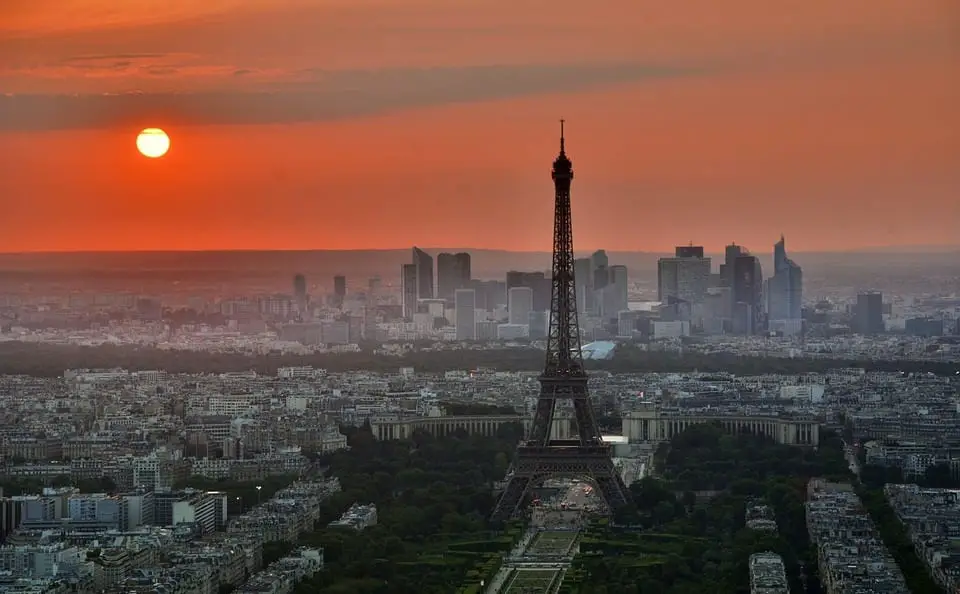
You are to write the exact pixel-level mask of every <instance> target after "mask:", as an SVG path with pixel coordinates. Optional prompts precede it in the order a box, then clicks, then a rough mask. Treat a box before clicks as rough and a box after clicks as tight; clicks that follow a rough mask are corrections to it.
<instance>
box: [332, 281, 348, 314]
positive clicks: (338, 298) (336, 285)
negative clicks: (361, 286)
mask: <svg viewBox="0 0 960 594" xmlns="http://www.w3.org/2000/svg"><path fill="white" fill-rule="evenodd" d="M346 297H347V277H345V276H343V275H342V274H338V275H337V276H335V277H333V303H334V305H335V306H336V307H341V306H343V300H344V299H346Z"/></svg>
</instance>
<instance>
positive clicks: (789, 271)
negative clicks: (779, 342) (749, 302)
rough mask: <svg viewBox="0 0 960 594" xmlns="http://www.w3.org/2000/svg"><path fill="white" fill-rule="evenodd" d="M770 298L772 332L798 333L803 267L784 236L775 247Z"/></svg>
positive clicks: (801, 304)
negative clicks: (788, 249) (788, 252)
mask: <svg viewBox="0 0 960 594" xmlns="http://www.w3.org/2000/svg"><path fill="white" fill-rule="evenodd" d="M766 298H767V319H768V320H769V322H768V323H769V326H770V330H771V331H773V330H782V331H783V333H784V334H795V333H797V332H799V331H800V330H801V329H802V319H803V270H802V269H801V268H800V266H799V265H797V264H796V263H795V262H794V261H793V260H791V259H790V258H788V257H787V250H786V240H785V239H784V237H783V236H782V235H781V236H780V241H778V242H777V243H776V244H775V245H774V246H773V276H771V277H770V280H768V281H767V291H766Z"/></svg>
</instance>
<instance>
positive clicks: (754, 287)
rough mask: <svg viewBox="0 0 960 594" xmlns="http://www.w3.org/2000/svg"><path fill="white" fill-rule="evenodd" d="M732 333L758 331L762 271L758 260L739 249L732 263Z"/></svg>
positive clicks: (752, 332)
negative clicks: (738, 253)
mask: <svg viewBox="0 0 960 594" xmlns="http://www.w3.org/2000/svg"><path fill="white" fill-rule="evenodd" d="M732 272H733V274H732V280H733V286H732V289H733V291H732V295H733V312H732V313H733V315H732V318H733V332H734V333H735V334H755V333H756V332H757V331H758V330H759V329H760V314H761V308H760V304H761V301H760V300H761V296H762V295H763V271H762V270H761V268H760V260H759V259H757V257H756V256H752V255H750V253H749V252H747V251H746V250H743V249H741V250H740V255H739V256H737V257H736V258H735V259H734V261H733V269H732Z"/></svg>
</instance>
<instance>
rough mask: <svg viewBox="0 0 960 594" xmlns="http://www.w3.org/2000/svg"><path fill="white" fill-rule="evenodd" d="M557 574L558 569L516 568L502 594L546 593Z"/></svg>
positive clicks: (558, 572)
mask: <svg viewBox="0 0 960 594" xmlns="http://www.w3.org/2000/svg"><path fill="white" fill-rule="evenodd" d="M559 574H560V570H559V569H517V570H516V571H514V573H513V576H512V577H511V578H510V581H509V582H508V584H509V585H508V586H507V589H506V590H504V594H546V593H547V591H548V589H549V588H550V585H551V584H553V582H554V580H555V579H557V578H558V576H559Z"/></svg>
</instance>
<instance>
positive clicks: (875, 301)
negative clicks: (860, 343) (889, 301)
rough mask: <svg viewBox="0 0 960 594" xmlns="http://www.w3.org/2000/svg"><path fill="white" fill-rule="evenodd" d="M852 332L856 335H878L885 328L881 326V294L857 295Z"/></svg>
mask: <svg viewBox="0 0 960 594" xmlns="http://www.w3.org/2000/svg"><path fill="white" fill-rule="evenodd" d="M853 326H854V331H855V332H856V333H857V334H867V335H869V334H880V333H881V332H883V331H884V330H885V329H886V328H885V327H884V324H883V294H882V293H878V292H869V293H860V294H859V295H857V307H856V310H855V312H854V324H853Z"/></svg>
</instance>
